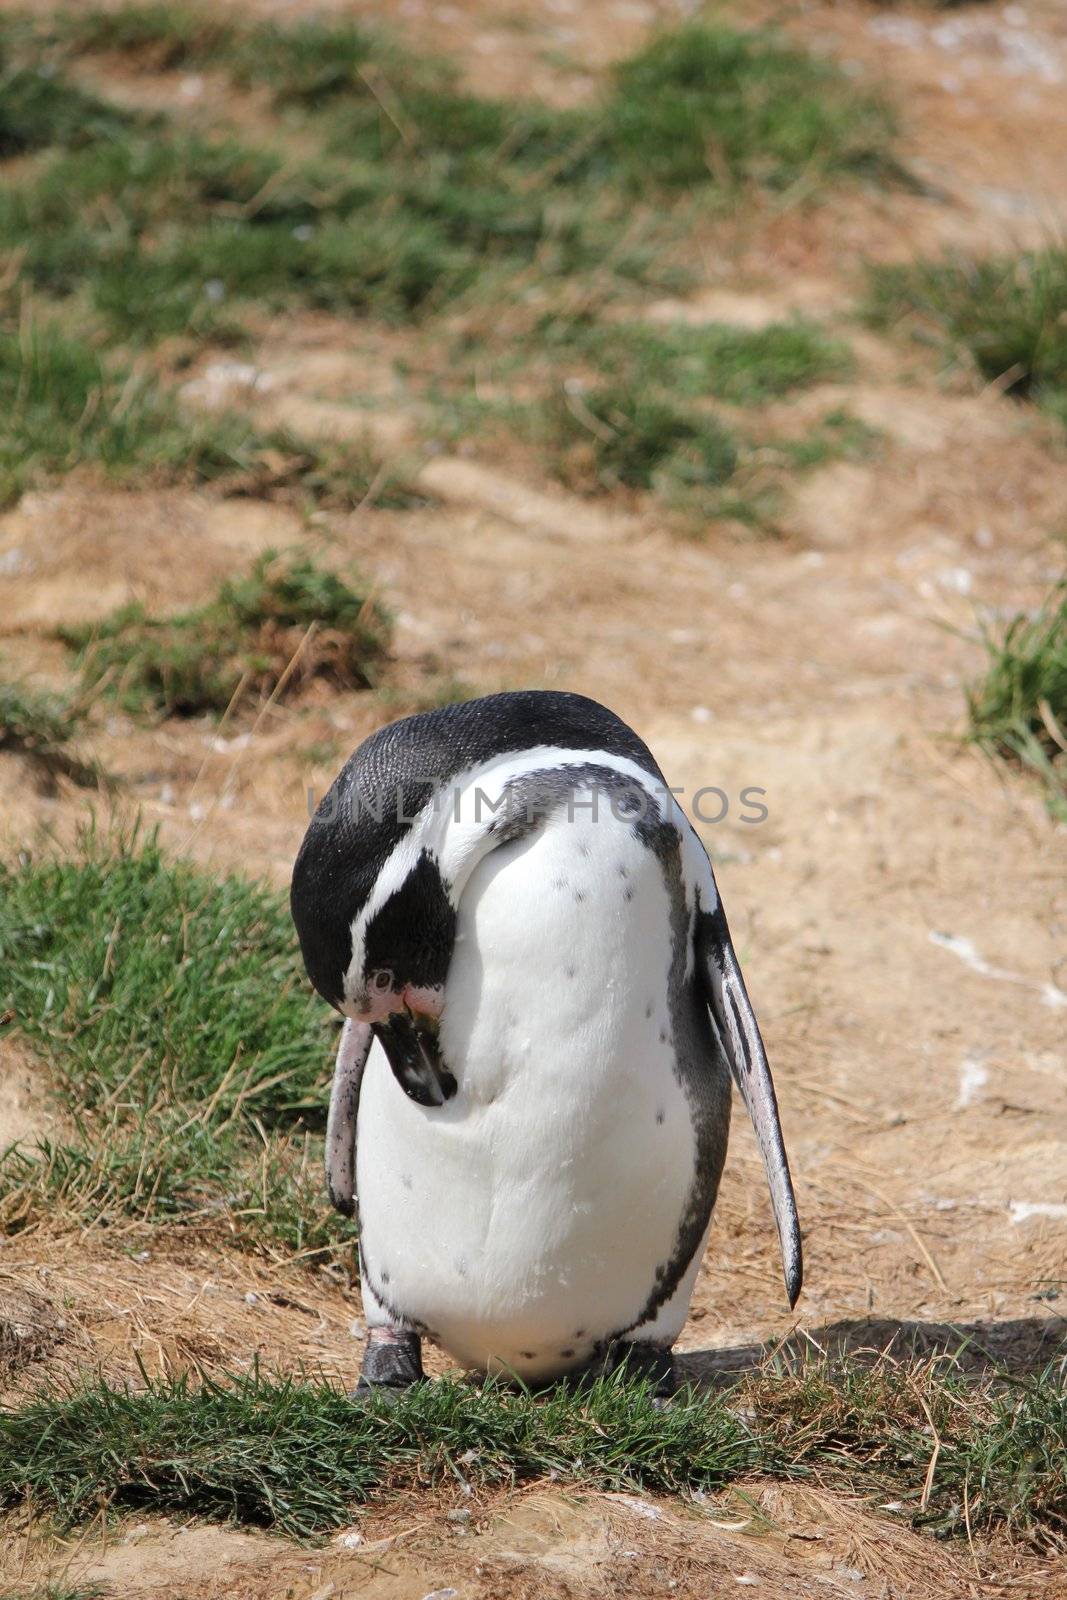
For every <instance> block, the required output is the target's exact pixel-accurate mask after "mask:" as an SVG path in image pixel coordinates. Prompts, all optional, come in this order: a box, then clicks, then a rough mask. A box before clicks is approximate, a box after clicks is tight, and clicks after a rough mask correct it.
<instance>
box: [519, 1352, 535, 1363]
mask: <svg viewBox="0 0 1067 1600" xmlns="http://www.w3.org/2000/svg"><path fill="white" fill-rule="evenodd" d="M519 1354H520V1356H521V1357H522V1359H523V1360H524V1361H533V1360H535V1359H536V1356H537V1351H536V1350H520V1351H519Z"/></svg>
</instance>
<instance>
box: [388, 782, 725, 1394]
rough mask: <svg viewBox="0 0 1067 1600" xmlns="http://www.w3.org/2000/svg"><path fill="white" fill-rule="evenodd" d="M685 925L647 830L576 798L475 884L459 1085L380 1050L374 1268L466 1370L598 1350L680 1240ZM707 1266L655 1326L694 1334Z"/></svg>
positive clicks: (397, 1302)
mask: <svg viewBox="0 0 1067 1600" xmlns="http://www.w3.org/2000/svg"><path fill="white" fill-rule="evenodd" d="M671 941H672V930H671V927H670V922H669V902H668V896H667V892H666V888H665V885H664V880H663V875H662V871H661V868H660V864H659V862H658V861H657V859H656V857H655V856H654V855H653V854H652V853H651V851H650V850H648V849H647V848H646V847H645V846H644V845H643V844H642V843H641V842H640V841H639V840H637V839H636V838H635V837H634V835H633V831H632V829H631V828H630V827H629V826H628V825H626V824H624V823H618V822H615V821H614V820H613V819H611V818H610V816H605V815H604V814H603V812H602V813H601V815H600V817H599V820H598V821H597V823H596V824H595V825H594V824H592V823H591V822H590V821H589V820H582V813H581V812H579V813H578V815H577V817H576V819H575V820H567V818H566V817H565V816H563V815H561V816H559V817H557V818H556V819H555V820H553V821H552V822H550V823H549V824H547V825H546V826H545V827H543V828H542V829H541V830H539V831H538V832H536V833H534V834H532V835H529V836H527V837H526V838H525V839H523V840H521V841H519V842H517V843H514V844H509V845H504V846H501V847H500V848H499V849H497V850H495V851H494V852H492V853H491V854H490V855H488V856H487V857H486V858H485V860H484V861H482V862H481V864H480V865H479V866H478V867H477V868H476V869H475V871H474V873H473V874H472V876H471V878H470V881H469V882H468V884H467V886H466V888H465V890H464V894H463V897H462V901H461V906H460V916H459V926H458V930H457V940H456V946H455V953H454V956H453V959H452V965H451V967H450V969H449V975H448V984H447V990H446V999H445V1009H444V1016H443V1020H442V1028H441V1043H442V1049H443V1054H444V1057H445V1060H446V1061H447V1062H448V1064H449V1066H450V1067H451V1068H452V1070H453V1072H454V1073H455V1075H456V1078H457V1080H458V1084H459V1088H458V1091H457V1093H456V1095H455V1096H454V1098H453V1099H452V1100H450V1101H449V1102H448V1103H447V1105H445V1106H443V1107H437V1108H433V1107H431V1108H424V1107H421V1106H418V1105H416V1104H415V1103H414V1102H413V1101H412V1100H410V1099H408V1097H407V1096H406V1095H405V1094H404V1093H403V1091H402V1090H401V1088H400V1086H399V1085H398V1083H397V1082H396V1080H395V1078H394V1077H393V1075H392V1072H391V1071H390V1069H389V1064H388V1062H387V1060H386V1058H385V1055H384V1053H383V1052H382V1050H381V1048H380V1047H379V1046H378V1045H377V1044H375V1046H374V1049H373V1050H372V1052H371V1056H370V1059H369V1061H368V1063H367V1069H366V1073H365V1076H364V1080H363V1087H362V1093H361V1098H360V1107H359V1124H358V1145H357V1150H358V1156H357V1191H358V1196H359V1209H360V1218H361V1228H362V1234H361V1238H362V1248H363V1252H364V1258H365V1265H366V1277H367V1279H368V1280H369V1284H370V1285H371V1286H373V1287H374V1288H376V1289H377V1290H378V1292H379V1294H380V1295H381V1298H382V1300H383V1301H384V1302H385V1304H387V1305H388V1306H389V1307H390V1308H391V1309H392V1310H393V1312H394V1313H395V1314H399V1315H400V1316H402V1317H405V1318H409V1319H411V1320H412V1321H414V1322H416V1323H419V1324H422V1325H424V1326H425V1327H426V1328H427V1329H429V1330H430V1332H431V1333H432V1334H433V1336H434V1337H435V1338H436V1339H437V1340H438V1341H439V1342H440V1344H441V1345H442V1346H443V1347H444V1349H445V1350H446V1351H447V1352H448V1353H449V1354H450V1355H451V1356H453V1358H454V1359H456V1360H457V1361H458V1362H459V1363H461V1364H462V1365H464V1366H469V1367H473V1368H479V1369H488V1370H493V1369H506V1370H509V1371H513V1372H516V1373H518V1374H519V1375H521V1376H523V1377H529V1378H538V1377H543V1376H549V1375H552V1374H555V1373H558V1372H561V1371H565V1370H566V1369H567V1368H569V1367H574V1366H577V1365H580V1364H581V1362H583V1361H585V1360H587V1359H588V1358H589V1356H590V1354H591V1353H592V1350H593V1348H594V1347H595V1345H596V1344H597V1343H598V1342H600V1341H601V1340H603V1339H605V1338H607V1337H608V1336H609V1335H611V1334H614V1333H618V1332H621V1331H622V1330H625V1329H629V1328H631V1327H633V1326H634V1324H635V1323H636V1322H637V1321H638V1320H639V1319H640V1318H641V1316H642V1313H643V1311H644V1310H645V1308H646V1307H647V1304H648V1300H649V1296H650V1293H651V1291H652V1288H653V1285H654V1283H655V1281H656V1272H657V1268H662V1267H663V1266H664V1265H665V1264H666V1263H667V1262H668V1261H669V1260H670V1259H671V1257H672V1254H673V1252H674V1247H675V1244H676V1240H677V1235H678V1227H679V1221H680V1219H681V1217H682V1215H683V1213H684V1212H685V1209H686V1204H687V1201H688V1200H689V1198H690V1194H691V1191H692V1186H693V1181H694V1165H695V1161H696V1138H695V1134H694V1129H693V1123H692V1116H691V1110H690V1106H689V1103H688V1101H687V1097H686V1093H685V1090H684V1088H683V1085H682V1083H681V1082H680V1081H679V1078H678V1076H677V1074H676V1071H675V1064H674V1055H673V1050H672V1046H671V1021H670V1017H669V1015H668V999H667V995H668V981H667V980H668V967H669V962H670V954H671ZM697 1254H698V1255H699V1252H697ZM696 1264H697V1263H696V1259H694V1261H693V1263H692V1268H691V1270H690V1272H689V1273H688V1274H686V1276H685V1279H684V1281H683V1282H682V1284H681V1285H680V1286H679V1292H678V1294H676V1295H675V1296H674V1297H673V1299H672V1300H671V1302H670V1306H669V1308H668V1309H667V1311H666V1313H662V1312H661V1314H660V1316H659V1318H658V1319H657V1321H656V1324H655V1332H656V1334H657V1336H660V1337H665V1338H668V1339H670V1338H673V1337H674V1336H675V1335H676V1334H677V1332H678V1331H679V1328H680V1325H681V1322H682V1320H683V1319H684V1316H685V1311H686V1307H687V1304H688V1298H689V1294H690V1293H691V1288H692V1278H693V1276H694V1275H695V1270H696ZM368 1300H369V1301H370V1302H371V1303H372V1304H373V1297H372V1296H369V1297H368ZM668 1323H670V1324H671V1325H670V1326H667V1324H668ZM675 1324H676V1325H675Z"/></svg>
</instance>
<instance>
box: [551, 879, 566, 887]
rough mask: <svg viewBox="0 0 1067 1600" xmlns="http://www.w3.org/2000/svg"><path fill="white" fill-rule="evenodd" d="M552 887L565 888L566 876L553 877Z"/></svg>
mask: <svg viewBox="0 0 1067 1600" xmlns="http://www.w3.org/2000/svg"><path fill="white" fill-rule="evenodd" d="M552 887H553V889H565V888H566V887H567V880H566V878H553V879H552Z"/></svg>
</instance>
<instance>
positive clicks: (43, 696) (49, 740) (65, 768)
mask: <svg viewBox="0 0 1067 1600" xmlns="http://www.w3.org/2000/svg"><path fill="white" fill-rule="evenodd" d="M84 722H85V708H84V706H82V705H80V704H79V705H75V704H73V703H72V702H71V701H70V700H68V699H65V698H63V697H62V696H61V695H57V694H50V693H48V692H46V691H44V690H41V689H35V688H34V687H33V686H32V685H30V684H27V683H23V682H10V681H9V682H0V750H6V751H11V752H13V753H14V754H15V755H19V756H22V757H23V758H24V759H25V760H27V761H29V762H30V764H31V765H32V766H33V767H35V768H36V769H37V771H38V772H39V773H40V774H41V775H42V776H43V777H44V778H45V779H46V780H47V781H49V782H52V781H54V779H55V778H56V777H65V778H69V779H71V781H72V782H74V783H77V784H79V785H80V786H82V787H83V788H90V787H95V786H97V785H99V784H102V783H103V782H104V781H105V779H104V775H103V773H102V772H101V770H100V768H99V767H98V766H97V765H96V764H95V763H94V762H91V761H87V760H85V759H84V758H83V757H82V756H80V755H79V754H78V751H77V748H76V744H75V741H76V739H77V737H78V735H79V733H80V732H81V729H82V727H83V725H84Z"/></svg>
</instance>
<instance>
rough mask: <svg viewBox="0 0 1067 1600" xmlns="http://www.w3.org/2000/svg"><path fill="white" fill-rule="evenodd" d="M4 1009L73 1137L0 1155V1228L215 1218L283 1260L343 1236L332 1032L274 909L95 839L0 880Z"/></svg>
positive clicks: (211, 1222) (251, 889) (147, 846)
mask: <svg viewBox="0 0 1067 1600" xmlns="http://www.w3.org/2000/svg"><path fill="white" fill-rule="evenodd" d="M0 970H2V977H0V1009H3V1010H11V1011H12V1012H13V1013H14V1019H15V1026H17V1027H18V1028H19V1030H20V1031H21V1032H22V1034H23V1035H24V1036H25V1037H26V1038H27V1040H28V1041H29V1043H30V1044H31V1045H32V1046H33V1047H34V1048H36V1049H37V1050H38V1051H39V1052H40V1053H41V1054H42V1055H43V1056H44V1057H45V1058H46V1059H47V1061H48V1064H49V1068H50V1071H51V1073H52V1076H53V1080H54V1083H55V1086H56V1092H57V1094H58V1096H59V1098H60V1100H61V1102H62V1103H63V1104H64V1105H65V1106H66V1108H67V1110H68V1112H69V1114H70V1116H71V1117H72V1118H73V1119H74V1122H75V1125H76V1133H75V1135H74V1136H72V1137H71V1139H70V1140H69V1141H65V1142H64V1141H60V1142H55V1141H53V1142H48V1141H43V1142H41V1143H39V1144H38V1145H36V1146H28V1147H26V1146H17V1147H15V1148H14V1149H12V1150H10V1151H9V1152H8V1153H7V1154H6V1155H5V1156H4V1157H3V1159H2V1163H0V1222H2V1225H3V1226H4V1227H5V1229H6V1231H8V1232H15V1231H18V1230H20V1229H22V1228H24V1227H27V1226H30V1225H32V1224H34V1223H36V1222H39V1221H42V1220H44V1219H45V1218H46V1217H52V1216H54V1215H55V1213H56V1212H57V1211H59V1212H60V1213H63V1212H66V1213H68V1214H71V1215H73V1216H74V1217H76V1218H77V1219H78V1220H79V1221H80V1222H81V1223H85V1222H86V1221H97V1222H99V1223H101V1224H102V1225H110V1226H120V1225H123V1224H129V1223H130V1222H131V1221H138V1222H143V1221H161V1220H167V1219H172V1220H174V1221H177V1222H184V1223H186V1224H192V1223H195V1224H198V1225H200V1226H201V1227H208V1228H214V1229H215V1230H216V1231H217V1230H218V1229H219V1228H220V1227H221V1228H222V1230H223V1232H224V1233H225V1234H227V1235H236V1236H237V1237H238V1238H240V1239H246V1240H248V1241H250V1242H251V1243H253V1244H261V1245H263V1246H264V1247H266V1248H269V1249H272V1250H274V1251H276V1252H277V1251H281V1252H283V1253H284V1254H286V1255H291V1254H295V1253H297V1252H299V1251H318V1250H321V1249H326V1248H329V1247H331V1246H333V1245H335V1244H340V1243H342V1242H343V1241H345V1240H346V1239H349V1238H350V1236H351V1230H350V1229H349V1228H347V1227H346V1226H340V1227H338V1226H337V1225H336V1222H337V1220H339V1219H334V1218H333V1217H332V1216H331V1214H330V1212H329V1208H328V1206H327V1204H326V1201H325V1196H324V1192H323V1183H322V1176H321V1145H320V1142H319V1141H318V1139H317V1138H312V1136H311V1134H310V1132H309V1129H311V1128H315V1127H317V1126H319V1125H320V1124H321V1120H322V1116H323V1113H324V1108H325V1104H326V1097H327V1093H328V1082H329V1072H330V1055H331V1052H332V1048H333V1040H334V1028H333V1025H332V1021H331V1018H330V1016H329V1014H328V1013H327V1011H326V1009H325V1008H324V1007H323V1006H322V1005H321V1003H320V1002H318V1001H317V1000H316V999H315V997H314V996H313V995H312V994H311V992H310V990H309V989H308V987H307V985H306V983H305V981H304V978H303V975H302V973H301V972H300V970H299V967H298V962H297V959H296V954H295V948H294V943H293V936H292V927H291V923H290V918H289V914H288V909H287V907H286V905H285V901H284V898H283V897H282V896H281V895H279V894H276V893H274V892H273V891H270V890H267V889H265V888H263V887H261V886H259V885H256V884H253V883H249V882H246V881H244V880H242V879H240V878H236V877H223V878H218V879H215V878H210V877H208V876H206V875H205V874H203V873H200V872H197V871H196V870H195V869H193V868H192V867H190V866H187V865H185V864H183V863H173V864H172V863H169V862H168V861H166V860H165V859H164V857H163V856H162V855H161V854H160V851H159V849H158V847H157V846H156V845H155V843H154V842H152V841H148V842H147V843H144V844H139V843H137V842H136V841H133V842H129V843H118V842H110V843H105V842H103V841H100V840H94V839H92V838H91V837H90V838H88V839H87V840H86V841H84V851H83V853H82V854H81V855H80V856H78V857H75V858H68V859H49V858H44V859H41V860H40V861H37V860H31V861H28V862H26V863H25V864H24V865H22V866H21V867H19V868H17V869H0Z"/></svg>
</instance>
